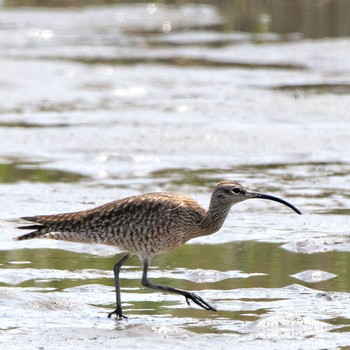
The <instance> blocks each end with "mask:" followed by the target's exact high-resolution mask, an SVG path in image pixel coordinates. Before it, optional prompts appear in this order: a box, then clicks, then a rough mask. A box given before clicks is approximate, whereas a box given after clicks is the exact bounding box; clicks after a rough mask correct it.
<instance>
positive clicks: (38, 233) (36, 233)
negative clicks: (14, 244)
mask: <svg viewBox="0 0 350 350" xmlns="http://www.w3.org/2000/svg"><path fill="white" fill-rule="evenodd" d="M21 219H23V220H26V221H31V222H33V224H32V225H25V226H18V227H17V228H18V229H20V230H35V231H33V232H30V233H26V234H25V235H22V236H18V237H16V238H15V240H17V241H23V240H25V239H32V238H36V237H39V236H42V235H44V234H45V233H47V230H46V229H45V226H44V225H41V224H34V222H36V221H37V218H36V217H35V216H32V217H29V216H28V217H22V218H21Z"/></svg>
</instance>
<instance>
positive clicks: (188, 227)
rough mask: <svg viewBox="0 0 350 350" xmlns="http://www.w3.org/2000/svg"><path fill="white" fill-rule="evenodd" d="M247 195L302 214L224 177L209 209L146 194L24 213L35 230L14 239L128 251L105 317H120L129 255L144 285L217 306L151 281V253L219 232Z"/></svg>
mask: <svg viewBox="0 0 350 350" xmlns="http://www.w3.org/2000/svg"><path fill="white" fill-rule="evenodd" d="M249 198H262V199H269V200H273V201H277V202H280V203H282V204H285V205H287V206H289V207H290V208H292V209H293V210H294V211H296V212H297V213H298V214H300V212H299V210H298V209H296V208H295V207H294V206H292V205H291V204H289V203H288V202H286V201H284V200H282V199H279V198H277V197H272V196H269V195H264V194H260V193H256V192H250V191H248V190H246V189H245V188H244V187H243V186H241V185H240V184H238V183H235V182H230V181H223V182H220V183H219V184H218V185H217V186H216V187H215V189H214V191H213V194H212V197H211V201H210V206H209V209H208V210H206V209H204V208H203V207H202V206H201V205H200V204H198V203H197V202H196V201H195V200H194V199H192V198H189V197H186V196H181V195H176V194H169V193H148V194H143V195H139V196H132V197H128V198H124V199H120V200H116V201H114V202H111V203H107V204H105V205H102V206H99V207H96V208H94V209H90V210H85V211H79V212H74V213H67V214H57V215H37V216H33V217H24V218H23V219H25V220H27V221H30V222H32V223H34V224H32V225H27V226H21V227H19V228H20V229H31V230H35V231H33V232H31V233H28V234H25V235H23V236H19V237H17V240H25V239H31V238H36V237H39V238H52V239H58V240H66V241H73V242H83V243H101V244H107V245H113V246H116V247H119V248H120V249H122V250H125V251H127V254H126V255H124V257H123V258H122V259H121V260H120V261H119V262H117V264H116V265H115V267H114V274H115V283H116V297H117V300H116V301H117V303H116V304H117V307H116V309H115V311H113V312H112V313H111V314H109V316H111V315H112V314H114V313H115V314H116V316H117V318H119V319H120V318H123V317H124V316H123V314H122V309H121V302H120V284H119V271H120V267H121V265H122V264H123V263H124V262H125V261H126V260H127V259H128V258H129V256H130V255H131V254H136V255H138V256H139V257H140V259H141V261H142V262H143V266H144V271H143V277H142V284H143V285H145V286H148V287H150V288H155V289H160V290H163V291H168V292H173V293H178V294H181V295H183V296H184V297H185V298H186V301H187V303H189V300H192V301H193V302H195V303H196V304H197V305H199V306H201V307H203V308H204V309H207V310H213V311H215V310H216V309H215V308H214V307H212V306H210V305H209V304H208V303H207V302H205V301H204V300H203V299H202V298H200V297H199V296H197V295H196V294H194V293H190V292H187V291H183V290H179V289H175V288H171V287H166V286H160V285H155V284H153V283H151V282H150V281H149V280H148V279H147V270H148V265H149V263H150V260H151V258H152V257H153V256H154V255H155V254H157V253H159V252H161V251H163V250H165V249H172V248H176V247H179V246H180V245H182V244H184V243H186V242H187V241H188V240H190V239H192V238H195V237H200V236H205V235H209V234H212V233H214V232H216V231H218V230H219V229H220V228H221V226H222V225H223V223H224V221H225V219H226V216H227V214H228V212H229V210H230V208H231V207H232V205H234V204H236V203H238V202H241V201H244V200H246V199H249Z"/></svg>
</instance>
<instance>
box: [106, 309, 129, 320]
mask: <svg viewBox="0 0 350 350" xmlns="http://www.w3.org/2000/svg"><path fill="white" fill-rule="evenodd" d="M112 315H115V316H116V319H117V320H118V321H121V320H127V319H128V317H127V316H125V315H123V314H122V310H121V309H118V308H116V309H115V310H114V311H112V312H110V313H109V314H108V318H111V317H112Z"/></svg>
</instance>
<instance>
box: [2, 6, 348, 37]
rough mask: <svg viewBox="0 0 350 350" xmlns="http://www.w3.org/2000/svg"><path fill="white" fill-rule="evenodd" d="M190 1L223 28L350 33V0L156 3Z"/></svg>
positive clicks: (307, 33)
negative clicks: (216, 14)
mask: <svg viewBox="0 0 350 350" xmlns="http://www.w3.org/2000/svg"><path fill="white" fill-rule="evenodd" d="M144 2H145V1H144V0H139V1H137V0H133V1H123V0H112V1H105V0H89V1H82V0H55V1H51V0H42V1H36V0H25V1H23V0H6V1H4V6H6V7H21V6H38V7H83V6H87V5H90V6H91V5H111V4H115V5H125V4H127V5H129V4H131V3H134V4H137V3H144ZM186 3H190V4H197V3H200V4H209V5H214V6H217V7H218V8H219V10H220V13H221V14H222V16H223V17H224V18H225V20H224V22H223V23H222V24H220V25H219V24H217V25H216V29H218V30H220V31H242V32H253V33H268V32H274V33H279V34H282V35H288V34H295V33H298V34H301V35H302V36H304V37H309V38H321V37H341V36H349V35H350V22H349V21H348V18H349V13H350V3H349V1H347V0H333V1H308V0H298V1H289V0H243V1H242V0H220V1H213V0H201V1H183V0H160V1H157V2H156V5H175V6H176V5H177V6H180V5H183V4H186ZM156 5H154V6H156ZM211 27H213V25H212V26H211ZM214 28H215V27H214ZM296 37H297V36H296ZM287 38H288V36H287ZM293 38H295V35H294V36H292V37H291V39H293Z"/></svg>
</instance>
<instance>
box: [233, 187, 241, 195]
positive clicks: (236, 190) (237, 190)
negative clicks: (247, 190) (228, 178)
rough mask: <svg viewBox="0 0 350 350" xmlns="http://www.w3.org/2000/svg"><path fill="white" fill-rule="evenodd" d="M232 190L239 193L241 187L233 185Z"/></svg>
mask: <svg viewBox="0 0 350 350" xmlns="http://www.w3.org/2000/svg"><path fill="white" fill-rule="evenodd" d="M232 192H233V193H236V194H238V193H241V189H240V188H239V187H234V188H233V189H232Z"/></svg>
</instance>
